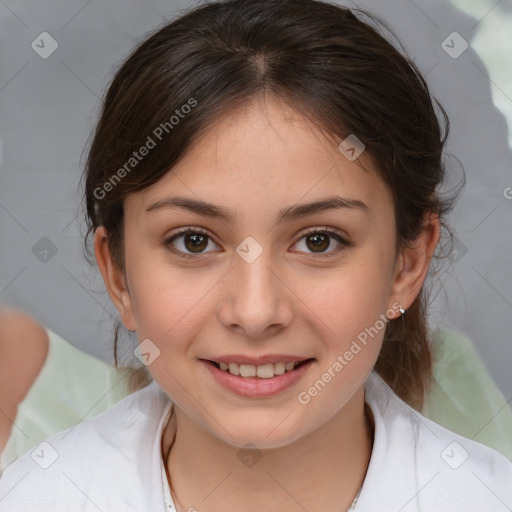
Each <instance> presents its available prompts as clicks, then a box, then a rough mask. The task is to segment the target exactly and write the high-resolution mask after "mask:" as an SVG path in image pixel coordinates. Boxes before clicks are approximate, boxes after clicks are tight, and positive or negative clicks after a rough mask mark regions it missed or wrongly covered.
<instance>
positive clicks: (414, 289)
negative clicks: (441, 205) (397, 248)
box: [388, 213, 441, 309]
mask: <svg viewBox="0 0 512 512" xmlns="http://www.w3.org/2000/svg"><path fill="white" fill-rule="evenodd" d="M440 236H441V224H440V221H439V217H438V215H437V214H433V213H432V214H430V215H429V216H427V218H426V220H425V221H424V223H423V230H422V232H421V233H420V235H419V237H418V238H417V239H416V240H415V241H414V242H412V244H411V245H410V246H409V247H407V248H406V249H404V250H403V251H402V253H401V254H400V255H399V256H398V261H397V265H396V269H395V275H394V277H393V282H392V288H391V294H390V297H389V304H388V307H389V308H391V305H392V304H394V303H396V302H398V303H399V304H401V305H402V307H403V308H404V309H407V308H409V306H410V305H411V304H412V303H413V302H414V299H415V298H416V297H417V295H418V294H419V293H420V290H421V286H422V285H423V282H424V281H425V278H426V277H427V273H428V269H429V268H430V262H431V259H432V256H433V254H434V251H435V249H436V247H437V244H438V242H439V238H440Z"/></svg>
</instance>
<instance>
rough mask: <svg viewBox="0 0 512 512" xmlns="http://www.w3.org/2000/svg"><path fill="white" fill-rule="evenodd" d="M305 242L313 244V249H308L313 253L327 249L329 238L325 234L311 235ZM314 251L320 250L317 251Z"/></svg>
mask: <svg viewBox="0 0 512 512" xmlns="http://www.w3.org/2000/svg"><path fill="white" fill-rule="evenodd" d="M307 241H308V242H309V241H311V242H312V243H313V248H311V247H309V248H310V249H312V250H313V252H321V251H322V250H325V249H327V248H328V247H329V237H328V236H327V235H325V234H318V233H317V234H315V235H311V236H309V237H308V238H307ZM316 249H321V250H320V251H317V250H316Z"/></svg>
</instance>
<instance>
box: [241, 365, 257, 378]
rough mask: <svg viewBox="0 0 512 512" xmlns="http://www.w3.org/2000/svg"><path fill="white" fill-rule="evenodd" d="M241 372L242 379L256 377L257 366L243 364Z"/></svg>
mask: <svg viewBox="0 0 512 512" xmlns="http://www.w3.org/2000/svg"><path fill="white" fill-rule="evenodd" d="M239 371H240V375H241V376H242V377H256V366H253V365H252V364H241V365H240V367H239Z"/></svg>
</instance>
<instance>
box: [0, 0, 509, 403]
mask: <svg viewBox="0 0 512 512" xmlns="http://www.w3.org/2000/svg"><path fill="white" fill-rule="evenodd" d="M340 3H341V2H340ZM192 5H194V4H193V3H192V2H188V1H184V0H182V1H181V2H177V1H175V0H173V1H164V0H152V1H145V0H115V1H114V0H110V1H106V0H65V1H64V0H45V1H44V2H43V1H40V2H34V1H33V0H30V1H29V0H5V1H1V2H0V302H3V303H7V304H11V305H14V306H18V307H20V308H22V309H24V310H26V311H28V312H30V313H31V314H32V315H34V316H35V317H36V318H37V319H38V320H39V321H41V322H42V323H44V324H45V325H47V326H48V327H49V328H51V329H52V330H53V331H55V332H57V333H58V334H60V335H61V336H62V337H64V338H65V339H66V340H68V341H69V342H70V343H72V344H73V345H75V346H77V347H79V348H81V349H82V350H84V351H87V352H89V353H91V354H93V355H95V356H97V357H100V358H102V359H104V360H106V361H109V362H112V342H111V335H112V327H111V326H112V316H114V317H117V314H116V311H115V309H114V308H113V306H112V305H111V303H110V299H109V297H108V295H107V294H106V292H105V291H104V287H103V284H102V281H101V277H100V275H99V271H97V269H96V268H90V267H89V266H88V264H87V263H86V262H85V260H84V258H83V255H82V236H83V234H84V232H85V225H84V222H83V215H82V212H81V210H80V209H78V210H77V206H78V205H79V201H80V197H79V193H78V182H79V178H80V172H81V169H82V165H83V160H84V156H85V155H84V154H83V153H82V152H83V149H84V146H85V144H86V142H87V139H88V136H89V133H90V131H91V129H92V127H93V125H94V121H95V119H96V114H97V110H98V107H99V99H100V98H101V96H102V94H103V92H104V91H105V88H106V86H107V85H108V82H109V80H110V79H111V77H112V74H113V70H114V66H117V65H118V64H119V63H120V62H121V61H122V59H123V58H124V57H125V56H126V55H127V54H128V52H129V51H130V50H131V48H132V46H133V45H134V43H135V42H137V41H139V40H140V39H141V38H143V36H144V34H145V33H146V32H147V31H150V30H152V29H154V28H156V27H157V26H159V25H161V24H162V23H163V22H164V21H165V20H166V19H170V18H172V17H174V16H176V15H177V14H179V11H180V10H181V9H183V8H188V7H190V6H192ZM350 5H357V6H358V7H362V8H364V9H368V10H369V11H370V12H372V13H374V14H377V15H378V16H380V17H381V18H382V19H384V20H385V21H386V22H387V23H388V25H389V26H390V28H391V29H392V30H394V31H395V33H396V34H397V35H398V37H399V39H400V40H401V41H402V42H403V44H404V46H405V48H406V49H407V51H408V53H409V55H410V56H411V57H412V58H413V59H414V60H415V62H416V63H417V65H418V66H419V68H420V70H421V71H422V72H423V73H424V75H425V76H426V78H427V82H428V83H429V85H430V87H431V89H432V92H433V94H434V96H436V97H437V98H438V99H439V100H440V101H441V103H442V104H443V106H444V107H445V109H446V110H447V112H448V114H449V116H450V120H451V126H452V128H451V135H450V138H449V142H448V146H447V153H448V154H451V155H453V156H454V157H456V158H457V159H459V160H460V162H461V163H462V165H463V167H464V170H465V172H466V176H467V185H466V188H465V190H464V192H463V194H462V196H461V197H460V199H459V202H458V204H457V206H456V209H455V211H454V214H453V215H452V216H451V217H450V221H451V224H452V226H453V227H454V228H455V231H456V235H457V239H456V249H457V251H456V253H455V254H454V257H453V259H452V260H448V261H446V262H445V264H444V266H443V267H442V269H441V271H440V272H441V273H440V274H438V275H437V277H435V278H434V279H432V280H430V282H431V283H432V285H433V286H434V289H433V297H435V299H434V304H433V308H432V313H431V322H432V325H435V324H437V323H440V324H441V325H443V326H446V327H455V328H458V329H460V330H462V331H463V332H465V333H466V334H467V335H468V336H469V337H470V338H471V340H472V341H473V342H474V344H475V347H476V349H477V351H478V353H479V354H480V356H481V357H482V359H483V361H484V363H485V364H486V366H487V368H488V369H489V370H490V372H491V374H492V375H493V377H494V378H495V380H496V382H497V384H498V386H499V387H500V388H501V389H502V391H503V392H504V394H505V395H506V397H507V398H508V399H512V377H511V375H512V374H511V373H510V371H509V365H510V361H511V359H512V357H511V356H512V343H511V335H510V333H511V330H512V291H511V289H512V265H511V264H510V261H511V256H510V255H511V252H512V225H511V220H512V188H509V187H512V172H511V170H512V151H511V148H512V137H511V135H510V133H511V124H512V99H511V98H512V80H511V76H512V59H511V53H512V3H511V1H510V0H501V1H495V0H489V1H487V0H469V1H468V0H452V1H448V0H446V1H432V0H415V1H414V2H413V1H412V0H386V1H382V0H381V1H378V0H371V1H361V2H355V4H354V3H352V4H350ZM45 31H46V32H48V33H49V34H51V36H52V37H53V38H54V39H55V40H56V41H57V43H58V48H57V50H56V51H55V52H54V53H53V54H52V55H51V56H50V57H48V58H47V59H43V58H41V57H40V56H39V55H38V53H36V51H34V49H32V47H31V43H32V42H33V41H34V40H36V42H37V41H39V40H40V39H38V36H39V35H40V34H41V33H42V32H45ZM452 32H457V33H458V34H460V35H461V36H462V38H464V39H465V40H466V41H467V42H468V43H469V44H470V46H469V49H467V50H466V51H465V52H464V53H462V55H460V56H459V57H458V58H453V57H452V56H450V55H448V53H447V52H446V51H445V50H444V49H443V46H442V43H443V41H445V40H446V38H447V37H448V36H449V35H450V34H451V33H452ZM448 41H449V44H450V45H452V46H454V49H453V51H457V50H458V49H460V48H461V46H459V44H460V41H457V40H454V43H451V41H450V39H448ZM46 48H48V46H46ZM448 162H449V164H450V169H451V172H452V176H453V178H452V185H454V184H456V183H457V182H458V180H459V179H460V176H461V171H460V166H459V165H458V164H457V161H456V160H455V159H454V158H448ZM43 237H46V238H47V239H49V240H50V241H51V242H48V240H46V239H44V240H43V241H41V239H42V238H43ZM41 248H43V249H44V248H46V249H50V252H49V253H48V254H47V255H46V256H43V253H41V252H39V253H38V251H39V250H40V249H41ZM52 248H53V251H54V252H55V251H56V252H55V254H53V253H52V252H51V250H52ZM41 258H43V260H44V259H45V258H46V261H41ZM431 277H434V276H431ZM132 341H133V340H132Z"/></svg>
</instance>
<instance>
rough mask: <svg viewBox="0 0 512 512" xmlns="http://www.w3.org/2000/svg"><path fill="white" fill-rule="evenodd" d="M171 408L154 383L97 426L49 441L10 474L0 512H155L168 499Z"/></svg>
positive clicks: (3, 481) (1, 482) (1, 490)
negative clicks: (149, 508)
mask: <svg viewBox="0 0 512 512" xmlns="http://www.w3.org/2000/svg"><path fill="white" fill-rule="evenodd" d="M170 404H171V402H170V400H169V398H168V397H167V395H165V393H164V392H163V391H162V390H161V389H160V388H159V386H158V385H157V383H156V382H152V383H151V384H149V385H148V386H147V387H145V388H143V389H141V390H139V391H137V392H136V393H133V394H132V395H129V396H128V397H126V398H124V399H123V400H121V401H120V402H119V403H117V404H116V405H114V406H113V407H112V408H110V409H108V410H107V411H105V412H103V413H102V414H100V415H99V416H97V417H96V418H94V419H92V420H90V421H86V422H84V423H80V424H78V425H76V426H75V427H72V428H69V429H67V430H64V431H62V432H59V433H57V434H55V435H53V436H51V437H50V438H48V439H47V440H46V441H43V442H42V443H40V444H39V445H38V446H36V447H35V448H34V449H33V450H31V451H30V452H27V453H25V454H24V455H23V456H21V457H20V458H19V459H17V460H16V461H14V462H13V463H12V464H10V465H9V466H8V467H7V468H6V469H5V471H4V473H3V475H2V477H1V478H0V512H3V511H6V512H7V511H8V512H15V511H17V510H20V511H21V510H29V509H30V510H34V511H41V512H42V511H48V512H49V511H51V510H57V509H64V508H67V509H68V510H69V509H71V508H72V509H73V510H80V511H89V510H95V511H97V510H98V507H99V509H101V510H112V511H113V512H114V511H115V510H135V509H137V510H138V509H139V508H140V505H141V504H142V505H143V504H144V503H145V502H146V503H148V504H150V503H151V499H154V497H155V496H158V493H159V492H160V491H161V489H159V487H158V485H159V483H160V478H159V474H158V475H155V474H154V473H155V470H159V468H160V466H159V462H160V439H159V432H160V430H161V423H162V418H163V414H164V413H165V411H166V410H167V409H168V408H169V406H170ZM160 486H161V484H160ZM112 489H115V490H116V492H112ZM137 504H138V505H139V507H138V508H137ZM134 506H135V508H133V507H134Z"/></svg>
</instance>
